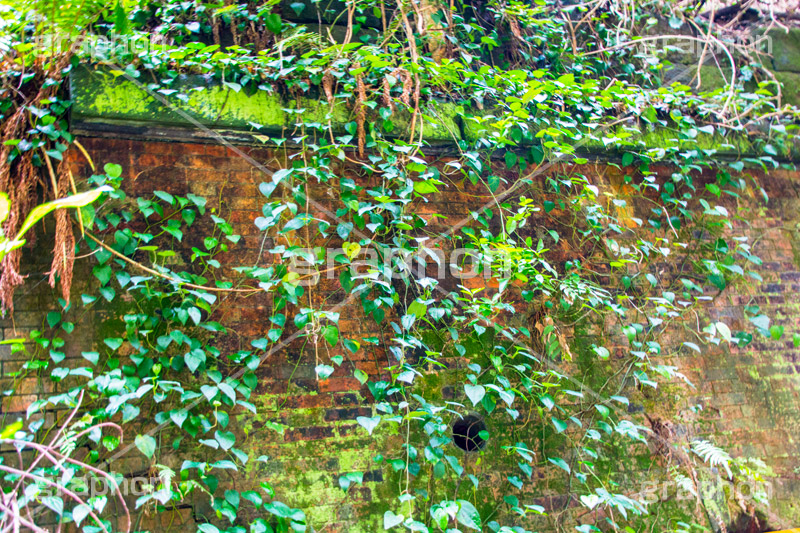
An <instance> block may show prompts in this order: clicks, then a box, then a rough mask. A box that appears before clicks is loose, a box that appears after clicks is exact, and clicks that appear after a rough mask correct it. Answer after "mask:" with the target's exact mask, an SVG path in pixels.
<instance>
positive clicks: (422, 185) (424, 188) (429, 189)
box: [414, 180, 439, 194]
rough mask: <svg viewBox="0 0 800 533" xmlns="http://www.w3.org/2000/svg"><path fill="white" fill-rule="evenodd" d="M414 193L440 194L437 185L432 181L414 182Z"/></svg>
mask: <svg viewBox="0 0 800 533" xmlns="http://www.w3.org/2000/svg"><path fill="white" fill-rule="evenodd" d="M414 191H416V192H417V193H419V194H432V193H435V192H439V189H437V188H436V185H435V184H434V183H433V182H432V181H431V180H426V181H417V182H414Z"/></svg>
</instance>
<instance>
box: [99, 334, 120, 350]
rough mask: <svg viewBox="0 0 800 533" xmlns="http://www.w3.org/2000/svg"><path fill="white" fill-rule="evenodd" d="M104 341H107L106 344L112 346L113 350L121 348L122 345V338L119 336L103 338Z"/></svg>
mask: <svg viewBox="0 0 800 533" xmlns="http://www.w3.org/2000/svg"><path fill="white" fill-rule="evenodd" d="M103 343H105V345H106V346H108V347H109V348H111V350H112V351H115V350H117V349H119V347H120V346H122V339H120V338H119V337H113V338H110V339H103Z"/></svg>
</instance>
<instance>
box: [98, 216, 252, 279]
mask: <svg viewBox="0 0 800 533" xmlns="http://www.w3.org/2000/svg"><path fill="white" fill-rule="evenodd" d="M86 236H87V237H89V239H91V240H92V241H94V242H96V243H97V244H98V245H100V246H101V247H102V248H103V249H105V250H106V251H107V252H110V253H111V254H112V255H114V256H115V257H118V258H120V259H122V260H123V261H125V262H126V263H129V264H131V265H133V266H135V267H137V268H140V269H142V270H144V271H145V272H147V273H148V274H152V275H154V276H158V277H159V278H163V279H165V280H167V281H171V282H173V283H180V284H181V285H183V286H184V287H190V288H192V289H198V290H201V291H214V292H233V293H247V294H253V293H256V292H259V291H260V290H261V289H226V288H224V287H208V286H204V285H195V284H194V283H189V282H187V281H184V280H182V279H180V278H173V277H171V276H167V275H166V274H162V273H161V272H159V271H157V270H153V269H152V268H150V267H147V266H145V265H143V264H141V263H140V262H138V261H134V260H133V259H131V258H130V257H128V256H126V255H123V254H121V253H119V252H118V251H116V250H115V249H113V248H111V247H110V246H109V245H107V244H106V243H104V242H103V241H101V240H100V239H98V238H97V237H95V236H94V235H92V234H91V233H89V232H88V231H87V232H86Z"/></svg>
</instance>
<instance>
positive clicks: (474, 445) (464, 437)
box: [453, 415, 486, 452]
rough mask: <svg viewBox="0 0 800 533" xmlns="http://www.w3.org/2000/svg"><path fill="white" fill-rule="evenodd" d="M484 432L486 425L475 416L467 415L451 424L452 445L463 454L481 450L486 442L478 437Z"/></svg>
mask: <svg viewBox="0 0 800 533" xmlns="http://www.w3.org/2000/svg"><path fill="white" fill-rule="evenodd" d="M481 431H486V424H484V422H483V420H482V419H481V418H480V417H479V416H477V415H467V416H465V417H464V418H462V419H461V420H459V421H457V422H456V423H455V424H453V444H455V445H456V446H458V447H459V448H461V449H462V450H464V451H465V452H474V451H478V450H482V449H483V447H484V446H486V440H484V438H483V437H481V436H480V432H481Z"/></svg>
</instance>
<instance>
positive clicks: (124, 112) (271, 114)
mask: <svg viewBox="0 0 800 533" xmlns="http://www.w3.org/2000/svg"><path fill="white" fill-rule="evenodd" d="M705 68H706V67H704V69H705ZM712 74H713V73H712V72H711V71H709V72H707V73H704V78H703V79H704V82H703V83H704V86H713V85H714V84H715V83H717V82H718V80H716V79H714V78H713V76H712ZM778 75H779V76H780V78H781V79H782V81H783V80H785V81H786V86H787V87H786V89H785V92H786V98H787V99H789V98H790V97H797V95H798V94H800V74H795V73H789V72H782V73H778ZM717 76H718V77H719V79H720V80H721V76H719V73H718V72H717ZM204 84H205V85H206V89H205V90H202V91H196V90H194V91H190V92H189V93H188V96H187V98H186V99H184V100H178V99H177V98H175V97H172V96H167V95H162V94H158V93H153V92H151V91H149V90H147V88H146V86H145V85H144V84H142V83H136V82H133V81H130V80H129V79H127V78H126V77H124V76H121V75H115V74H114V73H112V72H111V71H110V70H107V69H97V70H94V69H91V68H88V67H81V68H78V69H75V70H74V71H73V72H72V74H71V75H70V91H71V97H72V100H73V106H72V110H71V127H72V129H73V130H74V131H75V132H76V133H80V134H84V135H87V134H88V135H92V134H98V135H101V136H108V135H113V133H114V132H120V133H124V134H125V135H127V136H133V137H137V136H141V137H146V138H150V139H162V140H175V141H178V140H181V141H188V142H217V141H219V140H220V139H223V140H225V141H226V142H230V143H234V144H264V143H269V142H270V139H269V137H270V136H273V137H275V136H278V137H288V136H291V134H292V132H293V131H294V130H295V129H296V128H297V125H296V123H295V120H296V117H297V114H296V113H294V112H293V110H295V109H305V112H304V113H303V115H302V117H303V121H304V122H306V123H309V122H318V123H322V124H324V123H330V124H332V126H333V130H334V133H335V134H337V135H340V134H344V133H345V124H347V123H348V122H352V121H353V120H354V115H353V113H352V111H351V109H350V108H349V107H348V106H347V104H346V103H344V102H341V103H337V104H335V105H333V106H331V105H329V104H328V103H327V102H326V101H324V100H314V99H311V98H299V99H295V100H284V99H282V98H281V97H280V96H279V95H278V94H276V93H274V92H267V91H255V92H254V93H253V94H247V93H246V92H245V91H244V90H239V91H236V90H233V89H231V88H228V87H224V86H222V85H221V84H219V83H216V82H213V81H211V80H209V79H206V78H204V77H201V76H185V77H183V79H181V78H179V79H178V80H177V81H176V84H175V85H174V86H173V88H180V87H187V88H188V87H196V86H198V85H199V86H202V85H204ZM370 112H371V113H374V111H370ZM392 122H393V123H394V127H395V131H397V132H405V131H407V130H408V128H409V127H410V115H409V114H408V113H396V114H395V115H394V116H393V117H392ZM422 123H423V131H422V136H423V140H424V141H425V142H426V143H427V144H428V146H429V148H426V150H429V149H430V148H431V147H432V148H433V149H434V151H436V152H441V153H455V152H456V148H455V146H456V145H457V143H458V142H459V141H464V140H466V141H475V140H477V139H478V138H480V137H481V136H482V135H483V133H482V131H483V129H482V128H481V127H480V126H479V125H478V124H477V122H476V121H474V120H469V119H468V118H465V117H464V116H463V114H459V112H458V106H456V105H455V104H452V103H443V102H434V103H431V104H428V105H427V106H426V109H424V110H423V119H422ZM614 134H615V135H617V136H619V137H627V139H626V141H627V142H626V145H627V146H629V147H630V149H631V150H640V149H650V148H666V147H669V146H678V147H683V146H687V145H688V144H689V143H692V142H694V143H697V146H698V147H699V148H700V149H705V150H715V151H716V154H717V155H718V156H720V157H723V158H737V157H743V156H744V157H747V156H749V157H758V156H761V155H766V154H765V153H764V152H763V151H762V149H761V148H760V147H759V146H760V145H758V144H757V143H754V142H753V140H752V137H750V136H748V135H728V136H721V135H719V134H715V135H709V134H705V133H702V132H700V133H698V135H697V137H696V138H695V139H694V140H691V139H688V138H680V134H679V132H678V131H676V130H674V129H671V128H669V127H660V128H658V129H651V130H649V131H646V132H645V133H643V134H641V135H636V136H631V135H630V133H627V132H625V131H624V129H623V128H622V127H620V128H619V129H618V130H616V131H615V132H614ZM519 144H520V148H522V149H527V148H529V147H530V146H533V145H536V144H538V140H537V139H536V137H535V132H532V133H529V134H528V135H527V136H526V138H524V139H522V140H521V142H520V143H519ZM773 148H775V152H776V153H775V154H773V156H774V157H775V158H776V159H780V160H784V161H786V160H792V161H800V143H798V142H795V143H794V144H793V145H791V146H784V147H779V146H775V147H773ZM578 152H579V153H581V154H588V155H592V154H594V155H599V156H601V157H615V156H618V155H620V154H621V153H622V152H621V149H619V148H616V149H614V150H611V149H609V148H608V147H606V146H605V144H604V143H603V141H602V139H600V138H589V139H587V140H586V141H584V142H582V143H581V144H580V146H579V147H578Z"/></svg>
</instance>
